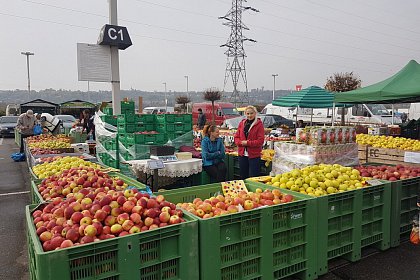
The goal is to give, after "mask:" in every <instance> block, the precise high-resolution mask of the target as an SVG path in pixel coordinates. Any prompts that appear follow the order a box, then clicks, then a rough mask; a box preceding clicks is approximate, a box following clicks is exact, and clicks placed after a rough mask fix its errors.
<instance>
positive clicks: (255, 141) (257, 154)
mask: <svg viewBox="0 0 420 280" xmlns="http://www.w3.org/2000/svg"><path fill="white" fill-rule="evenodd" d="M245 116H246V119H244V120H242V121H241V122H240V123H239V126H238V130H237V131H236V133H235V144H236V146H238V155H239V169H240V174H241V179H246V178H249V177H256V176H259V175H260V161H261V151H262V146H263V144H264V125H263V123H262V121H261V120H260V119H259V118H257V109H256V108H255V107H254V106H247V107H246V109H245Z"/></svg>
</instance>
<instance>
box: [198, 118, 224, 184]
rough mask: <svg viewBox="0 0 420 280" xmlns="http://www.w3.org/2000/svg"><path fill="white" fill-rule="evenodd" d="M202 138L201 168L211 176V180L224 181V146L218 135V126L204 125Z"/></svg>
mask: <svg viewBox="0 0 420 280" xmlns="http://www.w3.org/2000/svg"><path fill="white" fill-rule="evenodd" d="M203 135H205V136H204V139H203V140H202V141H201V157H202V159H203V168H204V170H205V171H206V172H207V174H208V175H209V176H210V178H211V182H212V183H214V182H224V181H226V172H227V168H226V165H225V162H224V158H225V146H224V145H223V141H222V139H221V138H220V137H219V128H218V127H217V126H215V125H206V126H205V127H204V129H203Z"/></svg>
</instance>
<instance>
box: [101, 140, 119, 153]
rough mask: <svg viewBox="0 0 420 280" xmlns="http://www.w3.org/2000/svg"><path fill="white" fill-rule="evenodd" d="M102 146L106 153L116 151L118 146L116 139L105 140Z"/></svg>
mask: <svg viewBox="0 0 420 280" xmlns="http://www.w3.org/2000/svg"><path fill="white" fill-rule="evenodd" d="M102 145H103V146H104V147H105V149H106V150H107V151H116V150H117V146H118V145H117V140H116V138H110V139H107V140H105V141H104V142H103V143H102Z"/></svg>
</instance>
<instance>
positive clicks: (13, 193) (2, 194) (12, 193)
mask: <svg viewBox="0 0 420 280" xmlns="http://www.w3.org/2000/svg"><path fill="white" fill-rule="evenodd" d="M26 193H29V191H24V192H9V193H0V196H8V195H16V194H26Z"/></svg>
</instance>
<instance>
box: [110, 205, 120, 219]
mask: <svg viewBox="0 0 420 280" xmlns="http://www.w3.org/2000/svg"><path fill="white" fill-rule="evenodd" d="M121 213H122V210H121V208H119V207H118V208H113V209H112V210H111V215H112V216H114V217H118V215H120V214H121Z"/></svg>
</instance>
